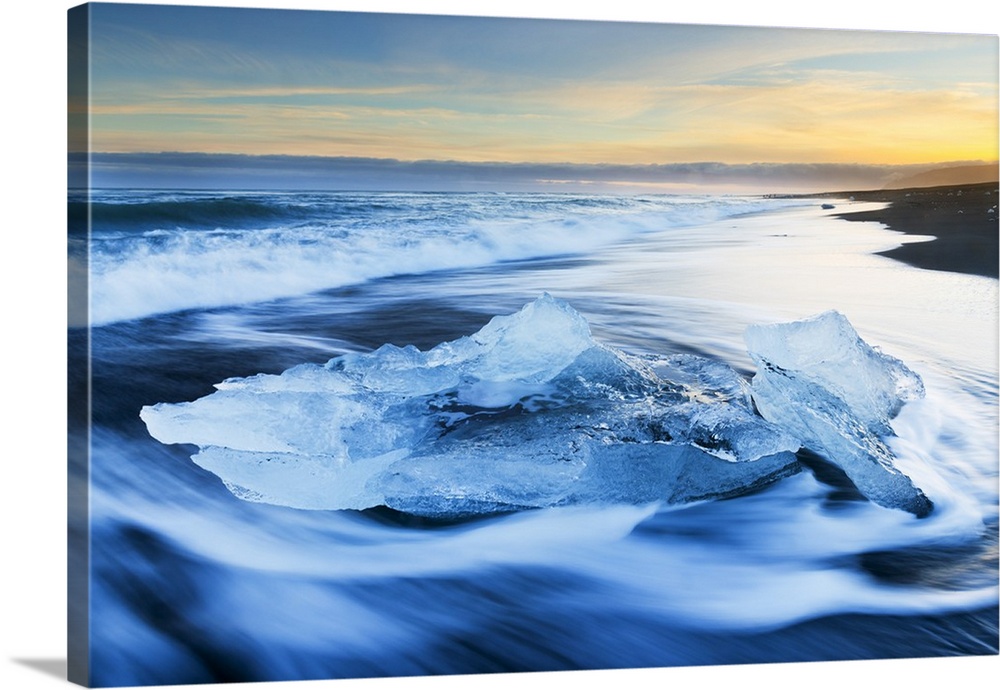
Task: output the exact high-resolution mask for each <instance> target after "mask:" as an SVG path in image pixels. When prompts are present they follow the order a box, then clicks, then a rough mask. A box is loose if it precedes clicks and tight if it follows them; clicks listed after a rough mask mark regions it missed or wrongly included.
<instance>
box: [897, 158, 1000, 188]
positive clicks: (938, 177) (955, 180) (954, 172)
mask: <svg viewBox="0 0 1000 690" xmlns="http://www.w3.org/2000/svg"><path fill="white" fill-rule="evenodd" d="M998 171H1000V168H998V167H997V164H996V163H989V164H986V165H961V166H954V167H949V168H936V169H934V170H927V171H925V172H922V173H917V174H916V175H910V176H908V177H903V178H900V179H898V180H893V181H892V182H890V183H889V184H887V185H886V186H885V187H883V188H882V189H912V188H915V187H946V186H950V185H959V184H979V183H981V182H997V181H998V179H1000V174H998Z"/></svg>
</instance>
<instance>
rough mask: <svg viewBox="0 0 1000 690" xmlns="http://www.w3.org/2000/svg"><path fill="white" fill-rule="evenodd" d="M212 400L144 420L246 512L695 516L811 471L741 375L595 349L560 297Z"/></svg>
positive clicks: (221, 387) (221, 392) (677, 358)
mask: <svg viewBox="0 0 1000 690" xmlns="http://www.w3.org/2000/svg"><path fill="white" fill-rule="evenodd" d="M217 388H218V390H217V391H216V392H215V393H212V394H211V395H208V396H206V397H204V398H201V399H199V400H196V401H194V402H190V403H181V404H163V403H161V404H158V405H154V406H151V407H145V408H143V409H142V412H141V417H142V419H143V420H144V421H145V423H146V425H147V428H148V430H149V432H150V433H151V434H152V435H153V436H154V437H155V438H156V439H158V440H160V441H161V442H163V443H191V444H195V445H198V446H199V447H200V451H199V453H198V454H197V455H195V456H194V458H193V459H194V461H195V462H196V463H197V464H199V465H200V466H202V467H204V468H205V469H208V470H210V471H211V472H213V473H215V474H216V475H218V476H219V477H220V478H221V479H222V481H223V482H225V484H226V486H227V487H228V488H229V489H230V490H231V491H232V492H233V494H235V495H236V496H239V497H240V498H243V499H246V500H252V501H262V502H267V503H274V504H279V505H285V506H291V507H295V508H306V509H363V508H368V507H372V506H379V505H386V506H389V507H392V508H395V509H398V510H401V511H405V512H408V513H411V514H417V515H426V516H446V517H456V516H465V515H474V514H483V513H493V512H503V511H510V510H519V509H525V508H534V507H547V506H559V505H570V504H577V503H591V504H600V503H636V504H637V503H646V502H653V501H661V502H665V503H685V502H691V501H698V500H704V499H710V498H720V497H726V496H733V495H737V494H740V493H744V492H747V491H750V490H752V489H755V488H757V487H760V486H763V485H765V484H767V483H769V482H772V481H774V480H776V479H778V478H780V477H783V476H786V475H789V474H792V473H794V472H797V471H798V470H799V464H798V462H797V460H796V459H795V456H794V453H795V451H796V450H798V448H799V445H800V443H799V441H798V439H797V438H796V437H795V436H793V435H791V434H789V433H787V432H786V431H783V430H782V429H780V428H779V427H777V426H776V425H774V424H772V423H770V422H768V421H766V420H765V419H763V418H761V417H760V416H759V415H758V414H757V413H756V412H755V411H754V409H753V405H752V403H751V399H750V389H749V385H748V384H747V382H746V381H745V380H744V379H743V378H742V377H741V376H740V375H739V374H738V373H736V372H735V371H734V370H732V369H731V368H730V367H728V366H727V365H725V364H722V363H720V362H717V361H713V360H709V359H706V358H701V357H696V356H692V355H673V356H651V355H650V356H641V357H640V356H634V355H629V354H626V353H625V352H622V351H620V350H617V349H615V348H612V347H608V346H606V345H603V344H600V343H597V342H595V341H594V340H593V338H592V337H591V333H590V328H589V326H588V324H587V322H586V320H585V319H584V318H583V317H582V316H581V315H580V314H578V313H577V312H576V311H574V310H573V309H572V308H571V307H570V306H569V305H568V304H566V303H565V302H562V301H560V300H558V299H555V298H553V297H551V296H549V295H544V296H542V297H540V298H539V299H537V300H535V301H534V302H531V303H529V304H527V305H526V306H525V307H524V308H523V309H521V310H520V311H519V312H517V313H515V314H512V315H509V316H498V317H495V318H494V319H493V320H492V321H490V322H489V323H488V324H487V325H486V326H484V327H483V328H482V329H480V330H479V331H478V332H476V333H474V334H473V335H470V336H467V337H463V338H459V339H457V340H454V341H451V342H446V343H442V344H440V345H438V346H436V347H434V348H432V349H430V350H428V351H426V352H423V351H420V350H418V349H417V348H415V347H412V346H408V347H403V348H400V347H396V346H392V345H385V346H383V347H381V348H379V349H378V350H375V351H374V352H371V353H366V354H351V355H345V356H342V357H337V358H335V359H333V360H331V361H329V362H328V363H327V364H326V365H323V366H319V365H303V366H299V367H295V368H293V369H290V370H288V371H286V372H284V373H282V374H280V375H258V376H253V377H250V378H246V379H230V380H227V381H224V382H223V383H221V384H218V386H217Z"/></svg>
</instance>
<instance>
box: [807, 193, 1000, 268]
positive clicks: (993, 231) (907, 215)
mask: <svg viewBox="0 0 1000 690" xmlns="http://www.w3.org/2000/svg"><path fill="white" fill-rule="evenodd" d="M997 187H998V184H997V182H985V183H977V184H963V185H949V186H943V187H916V188H908V189H885V190H872V191H858V192H828V193H823V194H813V195H802V196H803V197H807V196H808V197H810V198H821V199H845V198H852V199H853V200H855V201H880V202H888V203H889V206H887V207H886V208H884V209H881V210H878V211H844V212H836V213H834V214H832V215H834V216H835V217H838V218H842V219H844V220H851V221H875V222H879V223H882V224H884V225H885V226H887V227H888V228H889V229H890V230H895V231H897V232H902V233H905V234H907V235H930V236H933V237H934V239H933V240H930V241H927V242H911V243H908V244H903V245H900V246H899V247H895V248H893V249H889V250H886V251H882V252H877V253H878V254H879V255H880V256H886V257H889V258H891V259H895V260H896V261H901V262H903V263H905V264H908V265H910V266H914V267H916V268H923V269H927V270H932V271H950V272H953V273H965V274H969V275H978V276H985V277H988V278H998V277H1000V275H998V273H1000V270H998V269H1000V259H998V257H1000V233H998V221H997V216H998V215H1000V209H998V208H996V206H997V203H998V200H1000V195H998V193H997ZM991 210H992V212H991Z"/></svg>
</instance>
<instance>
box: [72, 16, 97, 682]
mask: <svg viewBox="0 0 1000 690" xmlns="http://www.w3.org/2000/svg"><path fill="white" fill-rule="evenodd" d="M67 63H68V64H67V77H68V79H67V114H66V125H67V187H68V189H67V192H69V193H72V192H73V191H74V190H75V191H76V192H79V191H81V190H83V191H85V192H87V193H89V188H90V184H89V182H90V166H89V158H90V153H89V151H90V146H89V143H90V142H89V138H90V137H89V135H90V109H89V96H90V6H89V5H80V6H77V7H73V8H71V9H69V10H68V11H67ZM79 209H80V207H79V205H76V206H74V205H72V204H69V203H68V204H67V233H68V237H67V240H69V239H70V237H72V236H73V235H74V234H89V232H90V207H89V204H87V205H86V206H85V210H84V211H83V212H82V213H81V212H80V210H79ZM67 244H68V243H67ZM82 244H83V250H82V253H81V254H78V255H77V256H76V257H70V256H67V269H68V275H67V287H68V294H67V305H68V306H67V379H68V380H67V394H68V395H67V461H68V467H67V470H68V483H67V494H68V495H67V546H68V553H67V628H66V630H67V640H66V643H67V680H69V681H70V682H72V683H76V684H79V685H83V686H88V685H89V683H90V639H89V638H90V421H91V406H90V397H91V396H90V393H91V388H90V325H89V324H90V319H89V278H88V276H89V270H88V266H89V251H90V250H89V246H88V243H86V242H85V243H82ZM74 258H75V259H76V260H77V261H78V262H79V263H78V264H77V267H76V268H77V270H74V266H73V264H72V261H73V259H74ZM80 268H82V269H83V270H79V269H80Z"/></svg>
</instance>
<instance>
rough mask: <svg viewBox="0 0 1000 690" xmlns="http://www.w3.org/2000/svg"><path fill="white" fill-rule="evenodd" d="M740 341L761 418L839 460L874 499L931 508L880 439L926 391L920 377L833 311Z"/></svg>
mask: <svg viewBox="0 0 1000 690" xmlns="http://www.w3.org/2000/svg"><path fill="white" fill-rule="evenodd" d="M745 340H746V343H747V347H748V349H749V351H750V356H751V358H752V359H753V360H754V362H755V363H756V364H757V367H758V370H757V373H756V374H755V376H754V378H753V383H752V390H753V400H754V402H755V403H756V405H757V409H758V410H759V411H760V413H761V414H762V415H763V416H764V417H765V418H766V419H768V420H770V421H771V422H774V423H775V424H777V425H779V426H781V427H782V428H784V429H786V430H787V431H789V432H790V433H792V434H793V435H795V436H796V437H798V438H799V439H801V440H802V444H803V445H804V446H805V447H807V448H809V449H810V450H812V451H814V452H816V453H818V454H819V455H821V456H823V457H824V458H826V459H827V460H829V461H831V462H833V463H834V464H836V465H838V466H839V467H840V468H841V469H843V470H844V472H845V473H846V474H847V476H848V477H850V478H851V480H852V481H853V482H854V483H855V485H856V486H857V487H858V489H859V490H860V491H861V492H862V493H863V494H864V495H865V496H866V497H867V498H868V499H869V500H871V501H872V502H874V503H877V504H879V505H882V506H886V507H889V508H898V509H901V510H906V511H909V512H911V513H914V514H915V515H917V516H921V517H922V516H925V515H927V514H929V513H930V512H931V509H932V504H931V502H930V500H929V499H928V498H927V497H926V496H925V495H924V493H923V492H922V491H921V490H920V489H918V488H916V487H914V485H913V483H912V482H911V481H910V479H909V477H907V476H906V475H905V474H903V473H902V472H900V471H899V470H898V469H897V468H896V467H895V464H894V457H893V454H892V451H891V450H890V449H889V448H888V446H887V445H886V444H885V441H884V439H885V438H887V437H889V436H891V435H892V434H893V431H892V428H891V427H890V425H889V421H890V420H891V419H892V418H893V417H895V416H896V414H897V413H898V412H899V410H900V408H901V407H902V406H903V404H904V403H906V402H907V401H910V400H914V399H916V398H919V397H922V396H923V395H924V387H923V382H922V381H921V379H920V377H919V376H918V375H917V374H915V373H914V372H912V371H910V369H908V368H907V367H906V366H905V365H904V364H903V363H902V362H900V361H899V360H898V359H895V358H893V357H890V356H888V355H886V354H883V353H881V352H879V351H878V350H876V349H875V348H873V347H871V346H870V345H868V343H866V342H864V341H863V340H862V339H861V338H860V337H859V336H858V334H857V332H856V331H855V330H854V328H853V327H852V326H851V324H850V323H849V322H848V320H847V318H845V317H844V316H843V315H842V314H840V313H838V312H835V311H828V312H825V313H823V314H820V315H819V316H815V317H813V318H810V319H805V320H802V321H795V322H792V323H784V324H774V325H766V326H751V327H750V328H748V329H747V331H746V335H745Z"/></svg>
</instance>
